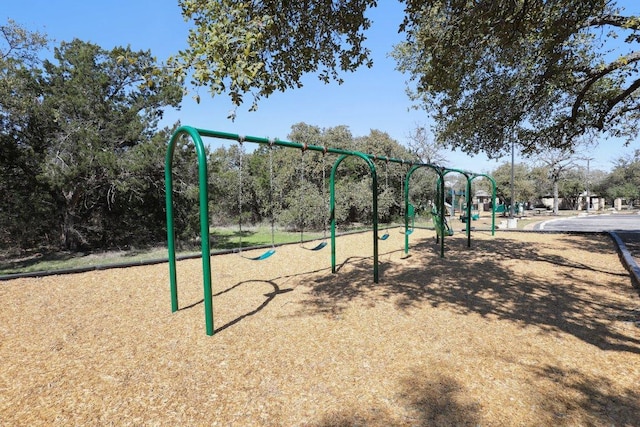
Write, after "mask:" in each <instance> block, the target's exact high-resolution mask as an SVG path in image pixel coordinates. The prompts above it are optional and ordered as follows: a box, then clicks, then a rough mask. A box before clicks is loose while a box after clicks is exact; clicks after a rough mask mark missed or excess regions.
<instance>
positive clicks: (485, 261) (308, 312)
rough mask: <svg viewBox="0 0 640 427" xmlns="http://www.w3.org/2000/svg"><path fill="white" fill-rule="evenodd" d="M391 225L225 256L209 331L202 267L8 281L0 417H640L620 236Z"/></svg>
mask: <svg viewBox="0 0 640 427" xmlns="http://www.w3.org/2000/svg"><path fill="white" fill-rule="evenodd" d="M390 233H391V237H390V238H389V239H387V240H385V241H379V242H378V243H379V249H380V281H379V283H378V284H375V283H374V282H373V274H372V269H373V262H372V257H371V255H372V247H373V240H372V236H371V233H364V234H356V235H349V236H343V237H340V238H338V242H337V247H336V254H337V260H338V267H339V268H338V272H337V273H336V274H332V273H331V268H330V246H329V245H328V246H327V247H326V248H325V249H323V250H321V251H317V252H313V251H308V250H305V249H303V248H301V247H300V246H299V245H289V246H283V247H279V248H278V249H277V252H276V254H275V255H274V256H272V257H270V258H269V259H267V260H264V261H250V260H247V259H244V258H242V257H240V256H238V255H224V256H215V257H212V270H213V271H212V277H213V293H214V299H213V306H214V319H215V323H214V326H215V330H216V333H215V335H214V336H207V335H206V333H205V321H204V308H203V303H202V301H203V287H202V266H201V260H199V259H195V260H187V261H180V262H178V289H179V304H180V310H179V311H178V312H176V313H171V303H170V293H169V281H168V265H167V264H159V265H154V266H145V267H134V268H127V269H116V270H104V271H94V272H89V273H82V274H74V275H64V276H51V277H44V278H39V279H16V280H12V281H7V282H0V301H2V303H3V307H2V309H1V310H0V425H1V426H70V425H76V426H78V425H93V426H98V425H100V426H102V425H118V426H120V425H132V426H142V425H145V426H177V425H190V426H200V425H202V426H432V425H433V426H449V425H451V426H467V425H468V426H476V425H482V426H533V425H566V426H582V425H584V426H601V425H602V426H605V425H606V426H609V425H615V426H637V425H640V388H639V384H640V298H639V296H638V291H637V289H634V287H633V285H632V282H631V280H630V277H629V274H628V273H627V271H626V270H625V268H624V267H623V265H622V264H621V262H620V260H619V258H618V255H617V253H616V250H615V246H614V244H613V241H612V240H611V239H610V238H609V237H608V236H602V235H588V236H586V235H563V234H536V233H518V232H508V233H506V232H504V233H501V232H498V233H496V236H491V235H490V233H488V232H475V233H474V234H473V237H472V242H471V243H472V247H471V248H468V247H467V245H466V243H467V241H466V237H465V236H464V235H463V234H462V233H459V232H458V233H457V234H456V235H454V236H453V237H450V238H447V240H446V255H445V258H440V257H439V253H438V247H437V246H436V244H435V238H434V233H433V231H429V230H416V231H415V232H414V233H413V234H412V235H411V236H410V244H411V247H410V251H409V256H405V254H404V252H403V251H402V247H403V242H404V235H403V234H401V233H400V232H399V230H390ZM257 253H259V252H256V254H257ZM247 255H250V254H249V253H247Z"/></svg>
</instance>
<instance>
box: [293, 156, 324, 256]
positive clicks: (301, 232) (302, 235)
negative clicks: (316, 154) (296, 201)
mask: <svg viewBox="0 0 640 427" xmlns="http://www.w3.org/2000/svg"><path fill="white" fill-rule="evenodd" d="M306 151H307V150H306V144H305V148H304V149H303V150H302V154H301V155H300V185H301V186H302V188H304V184H305V176H304V172H305V167H304V153H305V152H306ZM326 154H327V153H326V152H323V153H322V188H321V190H320V191H321V192H322V200H323V202H324V200H325V186H326V185H325V181H326V175H327V174H326V172H325V156H326ZM304 225H305V224H304V212H303V211H302V206H300V247H301V248H303V249H307V250H309V251H319V250H320V249H322V248H324V247H325V246H327V213H326V210H323V211H322V241H321V242H320V243H318V244H317V245H316V246H313V247H310V248H308V247H306V246H305V245H304Z"/></svg>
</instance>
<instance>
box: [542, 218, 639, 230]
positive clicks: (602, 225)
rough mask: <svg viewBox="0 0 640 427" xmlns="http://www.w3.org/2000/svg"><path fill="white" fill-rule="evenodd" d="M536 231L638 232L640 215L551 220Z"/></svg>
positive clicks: (543, 223)
mask: <svg viewBox="0 0 640 427" xmlns="http://www.w3.org/2000/svg"><path fill="white" fill-rule="evenodd" d="M533 229H534V230H547V231H638V232H640V215H623V214H611V215H592V216H582V217H569V218H560V219H551V220H548V221H544V222H542V223H540V224H536V225H535V226H534V227H533Z"/></svg>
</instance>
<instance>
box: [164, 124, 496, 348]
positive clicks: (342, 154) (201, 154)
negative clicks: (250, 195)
mask: <svg viewBox="0 0 640 427" xmlns="http://www.w3.org/2000/svg"><path fill="white" fill-rule="evenodd" d="M183 135H185V136H189V137H190V138H191V140H192V141H193V143H194V145H195V149H196V153H197V157H198V185H199V205H200V238H201V251H202V272H203V288H204V298H203V301H204V313H205V324H206V331H207V335H213V333H214V325H213V303H212V292H211V257H210V253H211V250H210V236H209V208H208V206H209V194H208V174H207V162H206V153H205V149H204V143H203V141H202V138H203V137H208V138H217V139H225V140H234V141H238V142H239V143H242V142H252V143H257V144H268V145H269V146H270V147H273V146H281V147H287V148H296V149H304V150H312V151H319V152H322V153H324V154H326V153H332V154H337V155H338V156H339V157H338V159H337V160H336V161H335V162H334V164H333V167H332V168H331V175H330V178H329V186H330V197H329V217H330V218H331V272H332V273H336V217H335V176H336V170H337V168H338V167H339V165H340V164H341V163H342V162H343V161H344V160H345V159H346V158H347V157H349V156H353V157H357V158H360V159H361V160H363V161H364V162H365V163H366V164H367V166H368V167H369V170H370V173H371V181H372V184H371V187H372V191H371V193H372V200H371V207H372V214H371V215H372V216H371V220H372V223H373V227H372V228H373V230H372V232H373V233H372V239H373V240H372V241H373V257H372V258H373V281H374V283H378V281H379V275H378V272H379V268H378V264H379V262H378V261H379V260H378V178H377V173H376V167H375V164H374V162H373V160H385V161H390V162H395V163H402V164H404V163H407V164H410V165H412V166H411V168H410V169H409V172H407V175H406V177H405V186H404V192H405V209H404V212H405V252H408V248H409V243H408V242H409V241H408V238H409V234H411V233H409V215H408V214H409V201H408V195H409V182H410V178H411V174H412V173H413V172H415V171H416V170H417V169H419V168H421V167H428V168H431V169H433V170H434V171H435V172H436V173H437V174H438V179H439V183H440V188H439V196H438V200H437V203H438V206H439V209H440V211H439V212H440V213H441V215H442V207H443V206H444V189H443V182H444V179H443V177H444V172H443V171H445V170H447V169H445V168H442V167H440V166H436V165H430V164H423V163H420V164H415V162H408V161H405V160H401V159H393V158H387V157H380V156H375V155H371V154H364V153H362V152H359V151H348V150H343V149H338V148H327V147H320V146H315V145H307V144H300V143H297V142H290V141H283V140H278V139H275V140H273V139H267V138H259V137H254V136H246V137H245V136H240V135H237V134H232V133H226V132H219V131H212V130H206V129H198V128H194V127H191V126H181V127H179V128H178V129H176V131H175V132H174V133H173V135H172V137H171V140H170V141H169V145H168V147H167V154H166V157H165V193H166V213H167V248H168V257H169V280H170V289H171V310H172V312H175V311H178V285H177V278H176V252H175V231H174V219H173V170H172V161H173V153H174V150H175V146H176V142H177V141H178V139H179V138H180V137H181V136H183ZM272 167H273V166H272V164H271V168H272ZM271 180H272V181H271V186H272V189H273V172H272V171H271ZM492 182H493V180H492ZM494 186H495V183H494ZM240 187H242V186H241V185H240ZM494 188H495V187H494ZM494 191H495V190H494ZM241 198H242V194H241V193H240V196H239V202H240V203H241V202H242V200H241ZM273 220H274V219H273V209H272V243H273V241H274V233H273V229H274V224H273ZM441 227H443V225H441ZM441 241H442V243H441V256H444V239H441ZM271 251H273V252H271ZM274 253H275V248H272V249H271V250H270V251H267V252H265V253H264V254H262V255H260V256H259V257H257V258H258V259H260V258H261V259H266V258H268V257H269V256H271V255H273V254H274Z"/></svg>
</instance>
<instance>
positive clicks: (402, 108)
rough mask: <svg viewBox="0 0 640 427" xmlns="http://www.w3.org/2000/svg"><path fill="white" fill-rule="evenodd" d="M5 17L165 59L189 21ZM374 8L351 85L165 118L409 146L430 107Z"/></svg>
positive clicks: (175, 14) (89, 5) (61, 14)
mask: <svg viewBox="0 0 640 427" xmlns="http://www.w3.org/2000/svg"><path fill="white" fill-rule="evenodd" d="M3 3H4V4H3V6H2V12H0V19H2V22H3V23H4V22H6V19H8V18H11V19H13V20H15V21H17V22H18V23H19V24H20V25H22V26H24V27H26V28H27V29H29V30H38V31H42V32H44V33H46V34H47V35H48V36H49V37H50V38H52V39H54V40H55V42H57V43H59V42H61V41H70V40H72V39H73V38H79V39H81V40H84V41H90V42H92V43H95V44H98V45H100V46H101V47H102V48H104V49H111V48H113V47H115V46H126V45H131V47H132V48H133V49H136V50H140V49H145V50H146V49H150V50H151V52H152V53H153V54H154V55H155V56H156V57H157V58H158V59H159V60H165V59H166V58H167V57H169V56H170V55H172V54H174V53H175V52H177V51H178V50H180V49H183V48H185V47H186V35H187V31H188V23H186V22H185V21H184V20H183V18H182V15H181V10H180V8H179V7H178V4H177V0H129V1H124V0H109V1H87V0H56V1H52V0H18V1H5V2H3ZM378 3H379V6H378V8H376V9H375V10H374V11H372V13H371V18H372V20H373V26H372V28H371V29H370V31H369V32H368V40H367V42H366V45H367V47H369V48H370V49H371V51H372V53H373V60H374V66H373V68H372V69H366V68H363V69H361V70H359V71H357V72H356V73H349V74H344V75H343V77H344V80H345V83H344V84H342V85H338V84H336V83H332V84H330V85H325V84H323V83H320V82H319V81H318V80H317V78H316V77H315V76H307V77H306V78H305V80H304V84H305V85H304V87H303V88H301V89H295V90H290V91H287V92H286V93H284V94H283V93H276V94H274V95H272V96H271V97H269V98H267V99H262V100H261V102H260V104H259V109H258V111H257V112H248V111H247V109H248V107H249V105H247V106H246V107H241V108H239V109H238V113H237V118H236V120H235V121H234V122H232V121H231V120H229V119H227V116H228V113H229V111H230V110H231V109H232V105H231V104H230V103H229V102H228V100H227V98H226V97H224V96H220V97H216V98H215V99H211V97H210V96H209V94H208V92H207V90H206V88H201V89H200V97H201V102H200V104H197V103H196V102H195V101H194V100H193V99H192V98H191V96H187V97H186V98H185V99H184V101H183V104H182V108H181V110H180V111H173V110H171V111H168V112H167V114H166V116H165V120H164V122H163V124H165V125H169V124H172V123H173V122H175V121H177V120H180V121H181V122H182V124H185V125H192V126H196V127H201V128H207V129H215V130H220V131H225V132H231V133H238V134H244V135H254V136H264V137H273V138H276V137H277V138H286V137H287V135H288V133H289V131H290V129H291V126H292V125H293V124H295V123H299V122H305V123H307V124H310V125H316V126H319V127H321V128H327V127H333V126H338V125H346V126H348V127H349V128H350V129H351V132H352V134H353V135H354V136H363V135H367V134H368V133H369V131H370V130H371V129H378V130H381V131H383V132H387V133H388V134H389V135H390V136H391V137H392V138H394V139H396V140H397V141H399V142H401V143H403V144H405V143H406V142H407V140H408V138H407V135H408V134H409V133H410V132H411V131H412V129H414V128H415V127H416V125H428V124H429V119H428V116H427V115H426V113H425V112H424V111H421V110H417V111H416V110H411V109H410V107H411V102H410V100H409V99H408V97H407V95H406V93H405V80H406V76H403V75H402V74H400V73H399V72H397V71H395V69H394V68H395V62H394V61H393V59H391V58H388V57H387V54H388V52H390V51H391V49H392V46H393V45H394V44H395V43H397V42H399V41H400V36H399V35H398V34H397V26H398V24H399V23H400V21H401V20H402V17H403V10H402V7H401V5H399V4H398V3H397V2H396V1H393V0H384V1H379V2H378ZM618 4H619V5H621V6H623V7H625V9H626V10H627V11H628V12H632V13H635V14H636V15H640V2H638V1H637V0H622V1H618ZM634 148H640V144H638V143H633V144H632V145H631V146H630V147H626V148H625V147H623V146H622V143H621V142H619V141H616V140H610V141H600V144H599V147H598V148H597V149H595V150H594V151H593V152H590V153H585V155H587V154H588V155H589V156H590V157H594V158H595V159H594V160H592V161H591V165H590V166H591V168H592V169H603V170H609V169H610V168H611V162H612V161H614V160H616V159H618V158H619V157H621V156H623V155H626V154H630V153H631V152H632V151H633V149H634ZM446 157H447V160H448V161H447V164H448V165H449V166H452V167H457V168H461V169H467V170H471V171H475V172H490V171H491V170H493V169H495V168H496V167H497V166H498V165H500V164H502V163H503V162H506V161H510V156H505V157H504V158H502V159H499V160H497V161H496V160H488V159H487V158H486V157H485V156H483V155H479V156H475V157H470V156H467V155H466V154H464V153H461V152H453V153H447V154H446Z"/></svg>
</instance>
